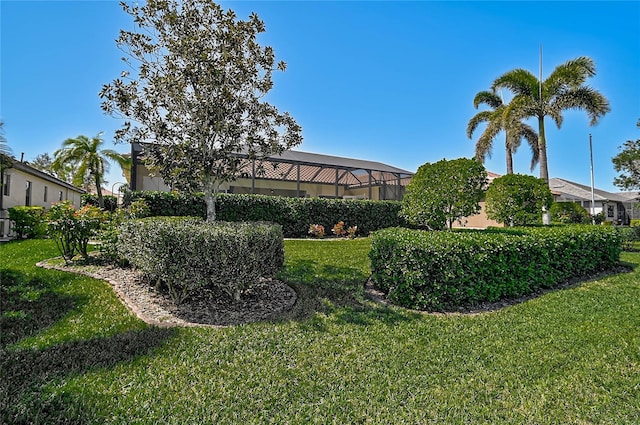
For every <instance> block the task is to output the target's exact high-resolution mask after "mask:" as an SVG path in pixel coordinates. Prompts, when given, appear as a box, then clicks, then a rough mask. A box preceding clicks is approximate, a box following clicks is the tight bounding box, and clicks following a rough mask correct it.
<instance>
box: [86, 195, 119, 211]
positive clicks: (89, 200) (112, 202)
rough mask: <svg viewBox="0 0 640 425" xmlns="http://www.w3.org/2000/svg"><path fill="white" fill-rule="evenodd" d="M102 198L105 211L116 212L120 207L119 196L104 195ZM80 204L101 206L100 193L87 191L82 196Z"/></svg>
mask: <svg viewBox="0 0 640 425" xmlns="http://www.w3.org/2000/svg"><path fill="white" fill-rule="evenodd" d="M102 200H103V201H104V210H105V211H110V212H114V211H115V210H116V209H117V208H118V198H117V197H116V196H113V195H104V196H102ZM80 204H81V205H82V206H85V205H93V206H94V207H99V206H100V202H98V195H94V194H93V193H85V194H83V195H82V196H81V197H80Z"/></svg>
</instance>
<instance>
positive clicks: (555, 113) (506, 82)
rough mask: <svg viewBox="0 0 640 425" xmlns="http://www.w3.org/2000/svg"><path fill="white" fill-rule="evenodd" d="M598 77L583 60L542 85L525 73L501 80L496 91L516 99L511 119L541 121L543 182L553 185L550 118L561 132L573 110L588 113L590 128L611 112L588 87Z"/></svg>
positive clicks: (572, 62)
mask: <svg viewBox="0 0 640 425" xmlns="http://www.w3.org/2000/svg"><path fill="white" fill-rule="evenodd" d="M595 74H596V70H595V64H594V62H593V60H592V59H590V58H588V57H585V56H581V57H578V58H576V59H573V60H569V61H567V62H565V63H564V64H561V65H558V66H557V67H556V69H554V70H553V72H552V73H551V75H549V77H548V78H547V79H546V80H544V81H542V82H541V81H540V80H539V79H538V78H536V76H535V75H533V74H532V73H530V72H529V71H527V70H524V69H514V70H512V71H509V72H507V73H505V74H503V75H501V76H500V77H498V78H497V79H496V80H495V81H494V82H493V85H492V86H491V89H492V90H494V91H495V90H498V89H501V88H506V89H508V90H510V91H511V92H512V93H513V95H514V97H513V99H512V100H511V102H510V103H509V105H508V106H507V110H506V114H507V116H514V117H520V118H529V117H535V118H537V119H538V150H539V160H540V178H542V179H544V180H545V181H547V182H548V181H549V168H548V164H547V139H546V136H545V131H544V119H545V117H547V116H549V117H551V119H553V120H554V121H555V123H556V125H557V126H558V128H560V126H561V125H562V120H563V117H562V113H563V112H564V111H566V110H569V109H578V110H584V111H585V112H586V113H587V115H588V117H589V118H590V125H595V124H597V123H598V119H599V118H600V117H601V116H603V115H604V114H606V113H607V112H609V111H610V108H609V101H608V100H607V98H606V97H604V96H603V95H602V94H601V93H600V92H599V91H597V90H595V89H593V88H591V87H589V86H587V85H585V81H586V80H587V78H589V77H593V76H594V75H595Z"/></svg>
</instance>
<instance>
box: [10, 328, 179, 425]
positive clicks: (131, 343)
mask: <svg viewBox="0 0 640 425" xmlns="http://www.w3.org/2000/svg"><path fill="white" fill-rule="evenodd" d="M175 332H176V330H175V329H166V328H147V329H144V330H139V331H130V332H126V333H123V334H118V335H115V336H112V337H109V338H94V339H90V340H82V341H74V342H69V343H62V344H58V345H54V346H52V347H49V348H46V349H44V350H31V349H29V350H27V349H23V350H11V351H8V350H6V351H5V350H4V349H2V348H0V376H2V380H0V423H11V424H23V423H24V424H35V423H42V424H61V423H88V422H99V421H100V418H97V417H95V413H93V412H91V410H90V409H91V407H90V406H86V405H85V403H82V402H81V400H78V399H77V398H76V397H77V396H76V395H73V394H67V393H64V392H61V391H55V385H56V383H57V382H60V381H64V379H65V378H67V377H70V376H74V375H79V374H83V373H86V372H89V371H91V370H96V369H102V368H111V367H114V366H115V365H117V364H119V363H122V362H128V361H132V360H134V359H136V358H138V357H140V356H143V355H145V354H149V353H150V352H151V351H152V350H153V349H154V348H156V347H159V346H160V345H161V344H162V343H163V342H164V341H166V340H167V339H169V338H170V337H172V336H173V335H174V334H175Z"/></svg>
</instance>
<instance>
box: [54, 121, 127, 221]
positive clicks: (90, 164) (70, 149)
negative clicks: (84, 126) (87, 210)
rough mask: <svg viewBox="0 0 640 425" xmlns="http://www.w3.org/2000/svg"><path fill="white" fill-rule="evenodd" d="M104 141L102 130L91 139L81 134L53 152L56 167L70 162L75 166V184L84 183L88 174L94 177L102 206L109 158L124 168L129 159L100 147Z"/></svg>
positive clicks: (59, 167)
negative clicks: (104, 178)
mask: <svg viewBox="0 0 640 425" xmlns="http://www.w3.org/2000/svg"><path fill="white" fill-rule="evenodd" d="M103 143H104V141H103V140H102V133H101V132H100V133H98V135H97V136H95V137H93V138H91V139H90V138H88V137H87V136H82V135H81V136H78V137H76V138H73V139H67V140H65V141H64V142H62V148H61V149H58V150H57V151H55V152H54V154H53V157H54V160H53V167H54V168H58V169H62V168H64V166H65V165H69V164H72V165H74V166H75V175H74V176H73V183H74V184H75V185H78V186H79V185H82V184H83V181H84V179H85V176H87V175H88V176H90V177H91V178H92V179H93V182H94V184H95V186H96V192H97V194H98V204H99V205H100V208H104V200H103V198H102V182H103V176H104V173H105V172H107V171H109V160H113V161H115V162H117V163H118V164H119V165H120V166H121V167H123V169H124V168H125V167H127V160H126V158H124V157H123V156H122V155H121V154H119V153H118V152H116V151H114V150H111V149H100V147H101V146H102V144H103Z"/></svg>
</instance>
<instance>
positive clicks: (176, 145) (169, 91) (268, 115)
mask: <svg viewBox="0 0 640 425" xmlns="http://www.w3.org/2000/svg"><path fill="white" fill-rule="evenodd" d="M122 6H123V9H124V10H125V12H127V13H128V14H130V15H132V16H133V17H134V19H135V22H136V25H137V27H138V31H135V32H134V31H121V32H120V37H119V38H118V40H117V44H118V46H119V47H120V48H121V49H122V50H123V51H124V52H126V54H127V57H126V58H124V60H125V62H126V63H127V65H128V66H129V67H130V68H131V69H133V70H135V73H134V75H131V74H129V72H128V71H125V72H124V73H123V76H122V78H118V79H116V80H114V81H113V82H112V83H110V84H107V85H105V86H104V87H103V89H102V91H101V93H100V96H101V97H102V98H103V99H104V101H103V103H102V108H103V110H104V111H105V112H107V113H108V114H112V115H114V116H121V117H123V118H125V120H126V121H125V123H124V126H123V128H122V129H120V130H118V131H117V133H116V140H117V141H125V142H139V143H142V144H143V146H145V156H146V158H147V164H148V165H149V166H150V167H151V168H154V169H155V170H157V172H159V173H160V175H161V176H162V177H163V179H164V180H165V181H166V182H167V183H168V184H172V185H176V186H178V187H182V188H185V189H197V190H203V191H204V194H205V202H206V205H207V220H208V221H213V220H215V197H216V196H217V193H218V192H219V189H220V186H221V185H222V184H223V183H225V182H231V181H234V180H236V179H237V178H238V177H240V176H241V175H242V170H243V169H244V167H245V166H246V164H247V161H255V160H258V161H259V160H260V159H262V158H265V157H267V156H270V155H273V154H279V153H282V152H283V151H284V150H286V149H290V148H291V147H294V146H296V145H298V144H300V143H301V142H302V136H301V128H300V126H299V125H298V124H297V123H296V121H295V120H294V119H293V118H292V117H291V116H290V115H289V114H288V113H280V112H279V111H278V109H277V108H276V107H275V106H273V105H271V104H269V103H268V102H266V101H265V100H264V96H265V95H266V94H267V93H268V92H269V91H270V90H271V88H272V87H273V81H272V74H273V72H274V71H278V70H279V71H284V70H285V69H286V64H285V63H284V62H279V63H277V64H276V62H275V55H274V51H273V49H272V48H271V47H268V46H266V47H263V46H261V45H260V44H259V43H258V41H257V36H258V34H260V33H262V32H264V31H265V26H264V23H263V22H262V21H261V20H260V19H259V18H258V16H257V15H256V14H251V16H250V17H249V18H248V20H246V21H242V20H238V19H237V18H236V15H235V13H234V12H233V11H232V10H227V11H224V10H223V9H222V8H221V7H220V6H219V5H218V4H216V3H214V2H213V1H211V0H183V1H176V0H149V1H147V2H146V3H145V5H144V6H140V7H138V6H135V7H130V6H128V5H126V4H124V3H122Z"/></svg>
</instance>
